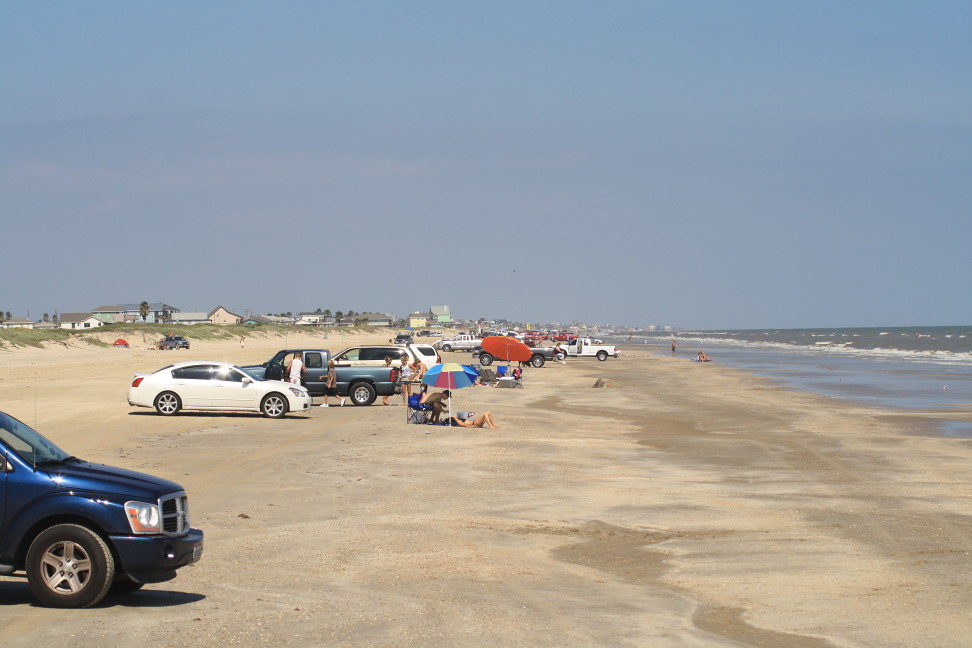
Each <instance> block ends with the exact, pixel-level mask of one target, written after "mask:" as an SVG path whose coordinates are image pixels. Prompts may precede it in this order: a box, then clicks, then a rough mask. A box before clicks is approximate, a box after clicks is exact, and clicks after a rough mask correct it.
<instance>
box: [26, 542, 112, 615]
mask: <svg viewBox="0 0 972 648" xmlns="http://www.w3.org/2000/svg"><path fill="white" fill-rule="evenodd" d="M25 570H26V572H27V583H28V584H29V585H30V589H31V591H32V592H33V593H34V596H36V597H37V598H38V599H40V601H41V603H43V604H44V605H49V606H51V607H58V608H85V607H90V606H92V605H94V604H95V603H97V602H98V601H100V600H101V599H103V598H104V597H105V594H107V593H108V589H109V588H110V587H111V584H112V582H114V580H115V559H114V558H113V557H112V555H111V550H110V549H109V548H108V545H107V544H105V541H104V540H102V539H101V536H99V535H98V534H97V533H95V532H94V531H92V530H91V529H88V528H87V527H83V526H80V525H77V524H58V525H56V526H52V527H51V528H49V529H46V530H45V531H42V532H41V533H40V535H38V536H37V537H36V538H34V541H33V542H32V543H31V545H30V549H29V550H28V551H27V564H26V567H25Z"/></svg>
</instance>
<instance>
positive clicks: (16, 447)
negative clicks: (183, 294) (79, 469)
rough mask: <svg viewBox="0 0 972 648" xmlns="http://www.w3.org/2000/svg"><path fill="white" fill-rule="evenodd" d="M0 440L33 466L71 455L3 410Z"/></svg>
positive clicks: (57, 460) (0, 421)
mask: <svg viewBox="0 0 972 648" xmlns="http://www.w3.org/2000/svg"><path fill="white" fill-rule="evenodd" d="M0 441H3V442H4V443H6V444H7V445H8V446H9V447H10V449H11V450H13V451H14V452H16V453H17V454H18V455H20V457H21V459H23V460H24V461H26V462H27V463H29V464H31V465H34V466H36V465H37V464H41V463H60V462H62V461H66V460H67V459H70V458H71V455H69V454H68V453H66V452H64V451H63V450H61V449H60V448H58V447H57V446H56V445H54V444H53V443H51V442H50V441H48V440H47V439H45V438H44V437H42V436H41V435H40V434H39V433H38V432H35V431H34V430H33V429H31V428H30V427H28V426H27V425H25V424H23V423H21V422H20V421H18V420H17V419H15V418H14V417H12V416H8V415H7V414H4V413H3V412H0Z"/></svg>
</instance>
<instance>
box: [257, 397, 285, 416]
mask: <svg viewBox="0 0 972 648" xmlns="http://www.w3.org/2000/svg"><path fill="white" fill-rule="evenodd" d="M260 411H261V412H263V415H264V416H268V417H270V418H280V417H282V416H283V415H284V414H286V413H287V399H286V398H284V397H283V396H281V395H280V394H267V395H266V396H264V398H263V402H262V403H261V404H260Z"/></svg>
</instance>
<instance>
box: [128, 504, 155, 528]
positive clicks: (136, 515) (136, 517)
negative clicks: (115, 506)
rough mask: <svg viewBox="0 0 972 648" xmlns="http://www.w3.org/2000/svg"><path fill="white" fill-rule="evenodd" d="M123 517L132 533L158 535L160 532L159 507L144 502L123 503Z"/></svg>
mask: <svg viewBox="0 0 972 648" xmlns="http://www.w3.org/2000/svg"><path fill="white" fill-rule="evenodd" d="M125 515H127V516H128V524H129V525H131V527H132V533H160V532H161V531H162V516H161V515H159V507H158V506H156V505H155V504H146V503H145V502H125Z"/></svg>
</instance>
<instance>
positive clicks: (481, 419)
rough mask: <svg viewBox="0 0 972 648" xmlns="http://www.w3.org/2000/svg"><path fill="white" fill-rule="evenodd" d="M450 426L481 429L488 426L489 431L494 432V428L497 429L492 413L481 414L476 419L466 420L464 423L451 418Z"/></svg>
mask: <svg viewBox="0 0 972 648" xmlns="http://www.w3.org/2000/svg"><path fill="white" fill-rule="evenodd" d="M452 424H453V425H458V426H459V427H468V428H481V427H486V426H487V425H488V426H489V429H490V430H495V429H496V428H498V427H499V426H498V425H496V422H495V421H494V420H493V413H492V412H483V413H482V414H480V415H479V416H477V417H476V418H474V419H471V420H470V419H466V420H465V421H463V420H462V419H458V418H456V417H455V416H453V417H452Z"/></svg>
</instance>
